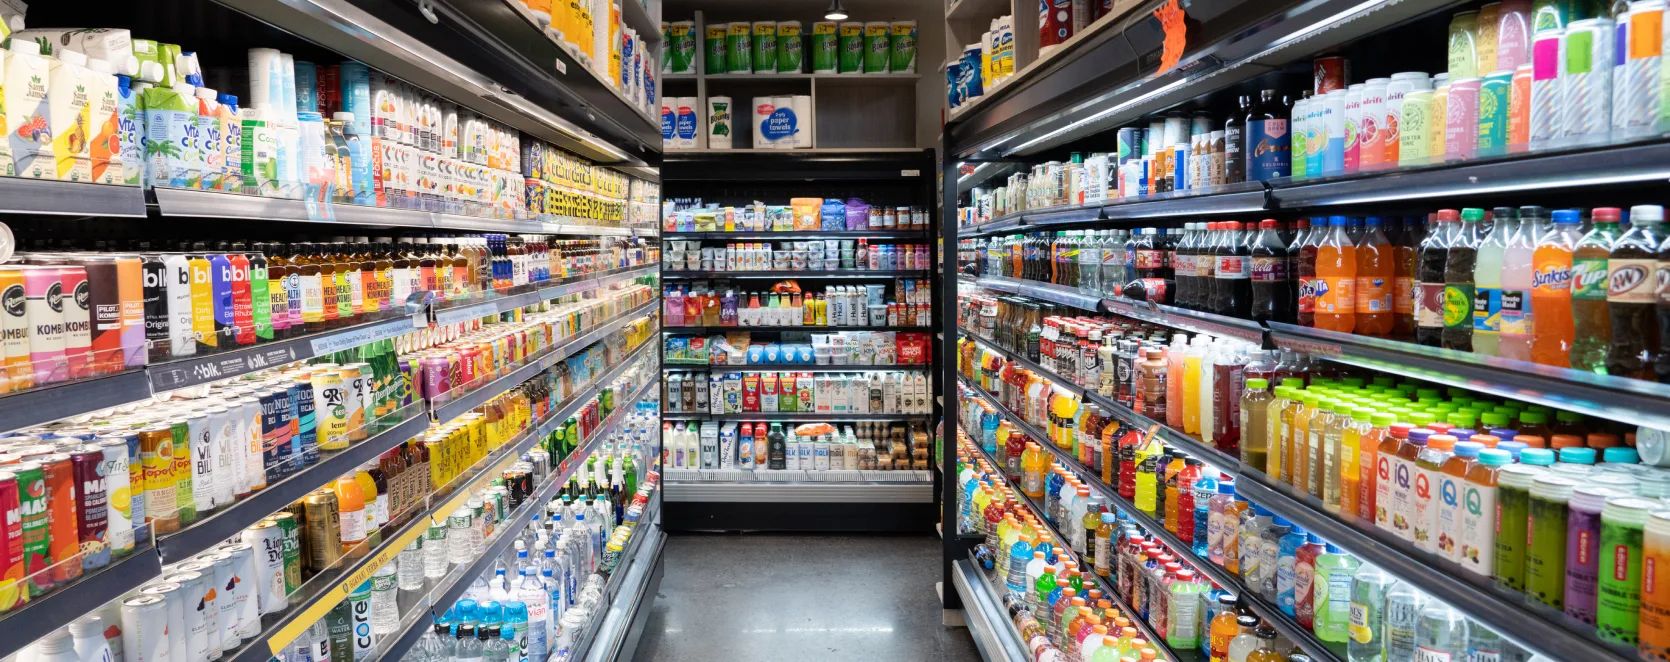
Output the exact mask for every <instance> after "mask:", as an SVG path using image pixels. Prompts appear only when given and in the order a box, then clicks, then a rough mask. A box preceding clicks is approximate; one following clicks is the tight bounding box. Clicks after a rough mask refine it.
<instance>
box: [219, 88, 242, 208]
mask: <svg viewBox="0 0 1670 662" xmlns="http://www.w3.org/2000/svg"><path fill="white" fill-rule="evenodd" d="M215 101H217V102H219V104H220V110H219V112H218V113H216V119H217V120H218V121H219V123H220V142H221V152H222V154H224V156H223V157H222V158H223V159H224V162H223V163H222V166H221V172H222V173H224V174H223V176H222V177H221V180H220V190H222V191H225V192H228V193H238V192H241V191H243V188H244V167H243V154H244V144H243V143H244V141H243V135H244V126H243V119H242V118H241V116H240V113H239V111H238V97H236V96H234V95H231V94H221V95H219V96H217V97H215Z"/></svg>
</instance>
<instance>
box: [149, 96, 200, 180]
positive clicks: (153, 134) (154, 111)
mask: <svg viewBox="0 0 1670 662" xmlns="http://www.w3.org/2000/svg"><path fill="white" fill-rule="evenodd" d="M195 90H196V88H195V87H193V86H192V85H191V84H190V83H179V84H177V85H175V86H173V87H162V86H156V87H150V88H147V89H146V90H145V91H144V93H143V94H142V95H141V97H140V103H141V104H142V105H143V106H144V108H145V158H146V161H148V162H149V165H148V166H147V168H146V172H147V174H148V175H149V177H150V185H151V186H152V187H157V186H161V187H164V188H188V189H195V188H198V187H199V186H200V185H201V182H202V180H203V153H202V151H201V150H202V146H201V144H200V143H199V141H198V133H199V131H198V127H197V104H196V103H195V101H196V97H194V96H193V93H194V92H195Z"/></svg>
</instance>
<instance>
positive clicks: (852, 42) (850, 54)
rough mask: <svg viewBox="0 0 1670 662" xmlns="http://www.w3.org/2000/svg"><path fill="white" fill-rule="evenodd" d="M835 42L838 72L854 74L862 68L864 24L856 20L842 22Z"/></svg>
mask: <svg viewBox="0 0 1670 662" xmlns="http://www.w3.org/2000/svg"><path fill="white" fill-rule="evenodd" d="M837 44H838V45H839V47H840V56H839V58H838V59H837V69H838V73H843V74H856V73H860V72H862V71H863V70H864V24H863V23H859V22H857V21H849V22H843V23H841V24H840V28H839V32H838V34H837Z"/></svg>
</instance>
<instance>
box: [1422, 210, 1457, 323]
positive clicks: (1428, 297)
mask: <svg viewBox="0 0 1670 662" xmlns="http://www.w3.org/2000/svg"><path fill="white" fill-rule="evenodd" d="M1433 220H1434V221H1436V222H1434V223H1432V224H1431V225H1430V226H1429V227H1428V228H1427V235H1426V239H1425V240H1423V241H1422V242H1421V247H1420V249H1419V258H1418V259H1419V260H1420V268H1419V269H1418V270H1417V271H1416V274H1415V279H1416V285H1415V341H1416V342H1418V343H1420V344H1422V345H1426V346H1428V347H1438V346H1440V345H1442V344H1443V335H1444V270H1445V267H1446V265H1447V264H1448V262H1449V260H1450V237H1449V235H1450V234H1451V232H1450V228H1451V226H1454V225H1456V224H1457V223H1458V222H1459V221H1460V220H1461V212H1458V211H1456V210H1454V209H1440V210H1438V213H1437V214H1436V216H1435V218H1434V219H1433Z"/></svg>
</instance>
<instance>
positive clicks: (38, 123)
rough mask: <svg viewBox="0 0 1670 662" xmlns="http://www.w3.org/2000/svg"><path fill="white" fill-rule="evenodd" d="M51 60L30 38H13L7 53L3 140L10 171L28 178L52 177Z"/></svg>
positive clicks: (54, 176)
mask: <svg viewBox="0 0 1670 662" xmlns="http://www.w3.org/2000/svg"><path fill="white" fill-rule="evenodd" d="M50 66H51V60H50V59H48V58H45V57H41V55H40V47H39V46H38V45H37V44H36V43H35V42H32V41H22V40H18V39H14V40H12V45H11V52H10V53H7V54H6V82H5V88H4V94H5V97H6V102H5V106H6V126H5V129H6V132H7V133H6V142H7V143H8V144H9V146H10V147H11V152H12V159H11V163H12V166H13V172H12V173H10V174H14V175H16V176H18V177H26V178H29V179H53V178H56V176H57V163H56V162H55V161H54V159H53V156H52V130H51V128H50V124H49V122H48V116H49V113H50V109H49V107H48V106H47V94H48V86H47V80H48V76H49V73H48V71H49V67H50Z"/></svg>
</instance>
